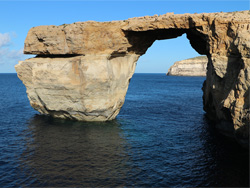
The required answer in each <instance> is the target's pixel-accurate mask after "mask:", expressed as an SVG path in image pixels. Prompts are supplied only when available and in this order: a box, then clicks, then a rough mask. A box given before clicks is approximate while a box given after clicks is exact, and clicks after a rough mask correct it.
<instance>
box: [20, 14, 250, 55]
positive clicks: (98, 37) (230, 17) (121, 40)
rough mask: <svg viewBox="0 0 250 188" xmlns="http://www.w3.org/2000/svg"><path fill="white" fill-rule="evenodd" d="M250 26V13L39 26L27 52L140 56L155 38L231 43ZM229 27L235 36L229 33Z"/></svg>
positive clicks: (29, 38)
mask: <svg viewBox="0 0 250 188" xmlns="http://www.w3.org/2000/svg"><path fill="white" fill-rule="evenodd" d="M249 25H250V11H240V12H231V13H202V14H174V13H167V14H164V15H159V16H158V15H155V16H144V17H135V18H130V19H128V20H123V21H111V22H95V21H87V22H76V23H72V24H63V25H60V26H54V25H50V26H38V27H34V28H31V29H30V31H29V32H28V35H27V38H26V40H25V45H24V53H25V54H37V55H65V54H71V55H85V54H97V53H98V54H126V53H138V54H140V55H141V54H143V53H145V51H146V49H147V48H148V47H149V46H150V45H151V44H152V43H153V42H154V41H155V40H156V39H167V38H175V37H178V36H180V35H182V34H183V33H185V32H187V30H194V31H198V32H200V33H201V34H204V35H207V36H208V39H207V40H209V41H208V42H211V41H210V40H211V39H210V38H211V37H214V38H216V37H217V39H218V38H219V39H221V40H222V41H226V40H227V41H228V38H227V37H228V36H227V35H231V36H229V37H231V38H232V39H233V38H235V33H237V32H239V31H242V33H244V32H246V34H244V35H243V36H244V37H245V36H246V35H248V34H250V31H249V30H250V29H249V27H250V26H249ZM229 27H230V28H231V30H232V34H230V33H229V34H228V32H229V31H228V30H229V29H228V28H229ZM165 30H169V32H165ZM177 30H178V31H177ZM231 30H230V32H231ZM150 32H151V33H150ZM215 35H217V36H215ZM225 36H226V37H225ZM241 37H242V36H241ZM244 37H243V38H244ZM245 38H246V37H245ZM217 39H216V40H217ZM244 40H245V39H244ZM140 42H144V43H145V45H146V46H140V45H139V46H138V43H140ZM212 48H217V46H215V47H213V46H212ZM138 49H139V50H138ZM140 49H142V50H141V51H140Z"/></svg>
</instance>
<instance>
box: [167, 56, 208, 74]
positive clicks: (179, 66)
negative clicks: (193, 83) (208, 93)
mask: <svg viewBox="0 0 250 188" xmlns="http://www.w3.org/2000/svg"><path fill="white" fill-rule="evenodd" d="M207 62H208V59H207V57H206V56H198V57H195V58H190V59H185V60H182V61H176V62H175V63H174V64H173V65H172V66H171V67H170V68H169V70H168V72H167V75H171V76H206V73H207Z"/></svg>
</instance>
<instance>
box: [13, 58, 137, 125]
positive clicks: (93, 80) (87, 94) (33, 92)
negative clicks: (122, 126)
mask: <svg viewBox="0 0 250 188" xmlns="http://www.w3.org/2000/svg"><path fill="white" fill-rule="evenodd" d="M137 59H138V56H137V55H133V54H131V55H127V56H126V57H117V58H114V59H109V57H108V56H106V55H86V56H75V57H67V58H59V57H57V58H44V57H43V58H32V59H28V60H25V61H23V62H19V64H18V66H16V70H17V72H18V76H19V78H20V79H21V80H23V83H24V85H25V86H26V88H27V94H28V98H29V100H30V104H31V106H32V107H33V108H34V109H36V110H37V111H39V112H40V113H42V114H50V115H52V116H54V117H59V118H69V119H76V120H82V121H107V120H112V119H114V118H115V117H116V116H117V114H118V113H119V111H120V109H121V107H122V105H123V103H124V100H125V95H126V92H127V89H128V84H129V80H130V78H131V77H132V75H133V73H134V69H135V65H136V61H137Z"/></svg>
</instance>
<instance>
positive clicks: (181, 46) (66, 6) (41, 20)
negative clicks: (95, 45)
mask: <svg viewBox="0 0 250 188" xmlns="http://www.w3.org/2000/svg"><path fill="white" fill-rule="evenodd" d="M249 9H250V0H243V1H240V0H221V1H219V0H210V1H205V0H195V1H189V0H182V1H181V0H175V1H170V0H161V1H145V0H144V1H143V0H139V1H133V0H127V1H119V0H116V1H104V0H99V1H95V0H92V1H86V0H78V1H77V0H76V1H62V0H61V1H59V0H54V1H50V0H44V1H38V0H33V1H31V0H30V1H20V0H8V1H7V0H6V1H3V0H0V73H15V72H16V71H15V68H14V66H15V65H16V64H17V63H18V61H19V60H25V59H27V58H30V57H33V56H30V55H24V54H23V46H24V40H25V38H26V35H27V33H28V31H29V29H30V28H32V27H35V26H39V25H61V24H70V23H73V22H78V21H88V20H94V21H100V22H103V21H112V20H125V19H128V18H131V17H139V16H146V15H149V16H153V15H155V14H158V15H161V14H166V13H167V12H174V13H175V14H184V13H204V12H207V13H209V12H221V11H223V12H232V11H241V10H249ZM198 55H199V54H198V53H197V52H196V51H195V50H194V49H192V47H191V45H190V44H189V41H188V39H187V38H186V36H185V34H184V35H182V36H181V37H178V38H176V39H168V40H160V41H156V42H154V44H153V45H152V46H151V47H150V48H149V49H148V51H147V52H146V54H145V55H143V56H141V57H140V59H139V60H138V62H137V67H136V71H135V72H137V73H166V72H167V71H168V69H169V67H170V66H171V65H173V64H174V62H175V61H179V60H183V59H187V58H191V57H195V56H198Z"/></svg>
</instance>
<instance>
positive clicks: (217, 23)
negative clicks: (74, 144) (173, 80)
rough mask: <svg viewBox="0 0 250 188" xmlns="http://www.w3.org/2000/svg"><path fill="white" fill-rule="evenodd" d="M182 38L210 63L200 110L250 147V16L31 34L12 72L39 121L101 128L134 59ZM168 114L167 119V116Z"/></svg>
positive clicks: (81, 25) (165, 19)
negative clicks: (156, 43) (43, 118)
mask: <svg viewBox="0 0 250 188" xmlns="http://www.w3.org/2000/svg"><path fill="white" fill-rule="evenodd" d="M184 33H186V34H187V38H188V39H189V41H190V44H191V46H192V47H193V48H194V49H195V50H196V51H197V52H198V53H200V54H202V55H206V56H207V58H208V68H207V79H206V81H205V83H204V85H203V92H204V95H203V102H204V110H205V111H206V112H207V116H208V117H209V118H210V119H212V120H214V121H215V122H216V126H217V128H218V129H219V130H221V131H222V132H223V133H224V134H226V135H229V136H232V137H234V138H236V139H237V140H238V141H239V142H240V143H241V144H242V145H244V146H247V147H248V143H249V122H250V116H249V86H250V12H249V11H242V12H231V13H204V14H183V15H175V14H173V13H167V14H165V15H160V16H157V15H155V16H145V17H138V18H131V19H128V20H124V21H112V22H94V21H88V22H77V23H73V24H66V25H65V24H64V25H61V26H53V25H51V26H39V27H34V28H31V29H30V31H29V33H28V36H27V38H26V40H25V46H24V53H25V54H35V55H37V57H35V58H32V59H28V60H25V61H21V62H19V64H18V65H16V71H17V74H18V77H19V78H20V79H21V80H22V81H23V83H24V85H25V86H26V88H27V95H28V98H29V100H30V104H31V106H32V107H33V108H34V109H36V110H38V111H39V112H41V113H42V114H49V115H52V116H54V117H59V118H69V119H75V120H82V121H106V120H112V119H114V118H115V117H116V116H117V114H118V113H119V111H120V109H121V107H122V105H123V103H124V100H125V95H126V92H127V88H128V84H129V80H130V78H131V77H132V75H133V73H134V70H135V66H136V62H137V60H138V58H139V57H140V56H141V55H143V54H144V53H145V52H146V51H147V49H148V48H149V47H150V46H151V45H152V44H153V42H154V41H155V40H163V39H171V38H176V37H178V36H181V35H182V34H184ZM166 115H167V114H166Z"/></svg>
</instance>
